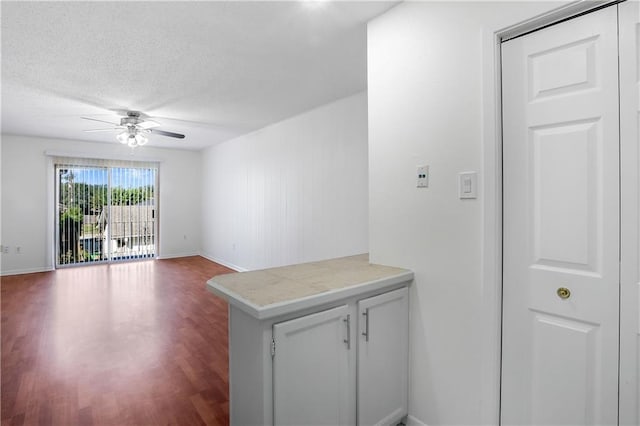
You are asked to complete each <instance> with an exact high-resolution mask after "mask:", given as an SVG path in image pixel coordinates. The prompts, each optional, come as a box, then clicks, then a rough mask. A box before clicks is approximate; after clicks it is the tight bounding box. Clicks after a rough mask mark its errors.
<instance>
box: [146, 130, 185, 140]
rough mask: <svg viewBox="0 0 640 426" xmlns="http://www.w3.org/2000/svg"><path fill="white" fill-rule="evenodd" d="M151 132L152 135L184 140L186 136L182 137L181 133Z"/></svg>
mask: <svg viewBox="0 0 640 426" xmlns="http://www.w3.org/2000/svg"><path fill="white" fill-rule="evenodd" d="M149 131H150V132H152V133H157V134H159V135H163V136H169V137H170V138H178V139H184V135H181V134H180V133H173V132H165V131H164V130H158V129H149Z"/></svg>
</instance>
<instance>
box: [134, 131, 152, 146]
mask: <svg viewBox="0 0 640 426" xmlns="http://www.w3.org/2000/svg"><path fill="white" fill-rule="evenodd" d="M135 139H136V144H137V146H142V145H145V144H146V143H147V142H149V139H148V138H147V137H146V136H145V135H143V134H141V133H137V134H136V136H135Z"/></svg>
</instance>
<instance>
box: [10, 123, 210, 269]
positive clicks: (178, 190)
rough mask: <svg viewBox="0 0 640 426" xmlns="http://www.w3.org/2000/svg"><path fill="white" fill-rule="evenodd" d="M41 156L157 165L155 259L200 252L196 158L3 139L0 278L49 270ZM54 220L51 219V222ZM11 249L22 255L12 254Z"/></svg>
mask: <svg viewBox="0 0 640 426" xmlns="http://www.w3.org/2000/svg"><path fill="white" fill-rule="evenodd" d="M45 151H56V152H62V153H87V156H88V157H93V158H100V157H106V158H124V159H126V158H131V159H135V158H136V157H143V158H144V159H153V160H158V161H160V182H159V187H160V193H159V220H160V226H159V228H160V235H159V243H160V246H159V250H158V251H159V254H160V256H161V257H176V256H185V255H194V254H198V252H199V248H200V232H199V230H200V229H199V228H200V211H201V210H200V199H199V197H200V179H201V177H200V153H198V152H192V151H184V150H168V149H158V148H152V147H144V148H138V149H137V151H135V155H134V156H132V155H131V151H130V148H128V147H125V146H121V145H120V144H117V143H113V144H106V143H104V144H102V143H91V142H83V141H68V140H57V139H43V138H33V137H24V136H13V135H2V145H1V165H2V168H1V169H2V204H1V205H2V214H1V217H2V223H1V226H2V239H3V240H2V242H1V243H2V244H3V245H8V246H10V247H11V248H12V250H11V253H10V254H3V255H2V266H1V272H2V274H4V275H6V274H12V273H22V272H35V271H43V270H50V269H52V268H53V256H52V254H51V253H52V249H53V238H52V235H51V234H52V232H53V229H54V228H53V225H52V224H50V223H48V222H49V218H50V217H53V216H52V214H51V209H52V208H53V200H54V198H53V196H52V194H50V191H52V190H53V188H54V186H53V180H54V177H55V176H54V174H53V170H52V169H51V168H50V165H49V164H48V163H49V162H48V160H47V157H46V156H45V154H44V153H45ZM52 220H53V219H51V221H52ZM16 246H20V247H21V248H22V254H16V253H15V251H14V249H15V247H16Z"/></svg>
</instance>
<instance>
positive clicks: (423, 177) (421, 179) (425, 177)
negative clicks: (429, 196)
mask: <svg viewBox="0 0 640 426" xmlns="http://www.w3.org/2000/svg"><path fill="white" fill-rule="evenodd" d="M428 187H429V166H418V170H417V181H416V188H428Z"/></svg>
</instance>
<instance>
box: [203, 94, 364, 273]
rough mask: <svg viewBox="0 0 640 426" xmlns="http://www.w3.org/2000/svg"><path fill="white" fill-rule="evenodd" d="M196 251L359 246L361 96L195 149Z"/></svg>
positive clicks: (304, 255)
mask: <svg viewBox="0 0 640 426" xmlns="http://www.w3.org/2000/svg"><path fill="white" fill-rule="evenodd" d="M202 174H203V184H202V200H203V206H202V207H203V210H202V249H203V255H204V256H206V257H208V258H210V259H214V260H216V261H218V262H221V263H224V264H226V265H229V266H232V267H234V268H236V269H250V270H251V269H259V268H265V267H271V266H279V265H285V264H292V263H299V262H305V261H312V260H319V259H326V258H332V257H339V256H346V255H352V254H358V253H366V252H367V250H368V227H367V225H368V216H367V209H368V205H367V203H368V201H367V98H366V94H365V93H360V94H357V95H353V96H350V97H347V98H344V99H342V100H339V101H336V102H334V103H331V104H328V105H324V106H322V107H320V108H318V109H315V110H312V111H309V112H306V113H303V114H301V115H298V116H295V117H292V118H289V119H287V120H285V121H282V122H280V123H276V124H273V125H271V126H268V127H266V128H264V129H261V130H259V131H257V132H254V133H251V134H249V135H245V136H242V137H239V138H237V139H234V140H231V141H228V142H225V143H223V144H220V145H217V146H215V147H212V148H209V149H207V150H205V151H204V154H203V159H202Z"/></svg>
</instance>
